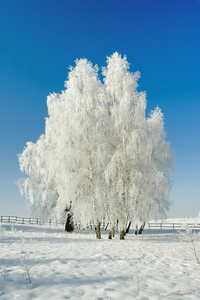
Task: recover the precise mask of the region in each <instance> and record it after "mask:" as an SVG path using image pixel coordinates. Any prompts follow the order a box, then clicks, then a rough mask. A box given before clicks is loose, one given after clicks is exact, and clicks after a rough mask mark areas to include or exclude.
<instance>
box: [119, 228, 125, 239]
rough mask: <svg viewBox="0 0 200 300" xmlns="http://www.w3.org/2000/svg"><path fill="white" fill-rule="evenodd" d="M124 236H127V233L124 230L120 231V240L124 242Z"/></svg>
mask: <svg viewBox="0 0 200 300" xmlns="http://www.w3.org/2000/svg"><path fill="white" fill-rule="evenodd" d="M124 236H125V231H124V229H122V230H121V231H120V240H124Z"/></svg>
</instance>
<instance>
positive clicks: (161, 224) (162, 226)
mask: <svg viewBox="0 0 200 300" xmlns="http://www.w3.org/2000/svg"><path fill="white" fill-rule="evenodd" d="M186 226H187V227H190V228H194V229H200V224H199V223H186V222H185V223H184V222H183V223H170V222H155V223H153V222H149V223H148V228H149V229H181V228H182V229H184V228H185V227H186Z"/></svg>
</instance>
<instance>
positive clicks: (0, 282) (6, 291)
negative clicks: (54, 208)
mask: <svg viewBox="0 0 200 300" xmlns="http://www.w3.org/2000/svg"><path fill="white" fill-rule="evenodd" d="M197 251H198V249H197ZM22 267H23V268H26V267H32V268H31V269H30V280H31V281H32V283H29V280H27V279H26V278H27V275H28V272H27V271H26V272H25V271H24V270H23V268H22ZM0 272H1V273H0V298H1V300H12V299H20V300H30V299H38V300H39V299H40V300H44V299H48V300H51V299H52V300H56V299H58V300H61V299H87V300H91V299H96V300H97V299H98V300H100V299H101V300H103V299H105V300H108V299H115V300H124V299H130V300H133V299H142V300H147V299H151V300H157V299H173V300H174V299H181V300H183V299H184V300H185V299H200V265H198V264H197V261H196V259H195V256H194V251H193V247H192V244H191V243H190V242H189V241H183V240H181V239H180V234H179V233H178V232H177V231H175V230H145V231H144V234H142V235H138V236H135V235H134V234H128V235H126V239H125V240H124V241H119V237H118V236H116V238H115V239H114V240H108V239H107V233H103V235H102V239H101V240H96V239H95V235H94V232H92V231H88V230H82V231H75V232H74V233H66V232H64V231H63V228H61V227H50V226H49V227H45V226H36V225H35V226H34V225H33V226H28V225H12V226H11V225H6V224H2V225H1V227H0Z"/></svg>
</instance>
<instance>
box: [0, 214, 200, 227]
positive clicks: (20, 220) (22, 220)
mask: <svg viewBox="0 0 200 300" xmlns="http://www.w3.org/2000/svg"><path fill="white" fill-rule="evenodd" d="M0 223H10V224H31V225H63V226H64V225H65V222H58V221H55V220H52V219H48V220H40V219H39V218H32V217H30V218H27V217H16V216H0ZM186 226H188V227H191V228H194V229H200V223H187V222H185V223H172V222H149V223H148V224H147V225H146V226H145V228H149V229H181V228H183V229H184V228H185V227H186ZM74 227H75V228H77V229H81V228H82V227H81V224H80V223H74ZM94 227H95V224H94V223H90V224H88V225H87V226H86V228H88V229H94ZM107 227H108V224H105V222H101V228H102V229H107Z"/></svg>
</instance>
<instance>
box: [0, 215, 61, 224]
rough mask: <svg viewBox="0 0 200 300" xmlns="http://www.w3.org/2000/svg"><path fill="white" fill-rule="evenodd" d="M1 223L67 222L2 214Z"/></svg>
mask: <svg viewBox="0 0 200 300" xmlns="http://www.w3.org/2000/svg"><path fill="white" fill-rule="evenodd" d="M0 222H1V223H13V224H32V225H36V224H38V225H42V224H43V225H44V224H48V225H52V224H57V225H58V224H63V225H64V224H65V223H64V222H56V221H53V220H51V219H48V220H40V219H39V218H32V217H29V218H27V217H16V216H0Z"/></svg>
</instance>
